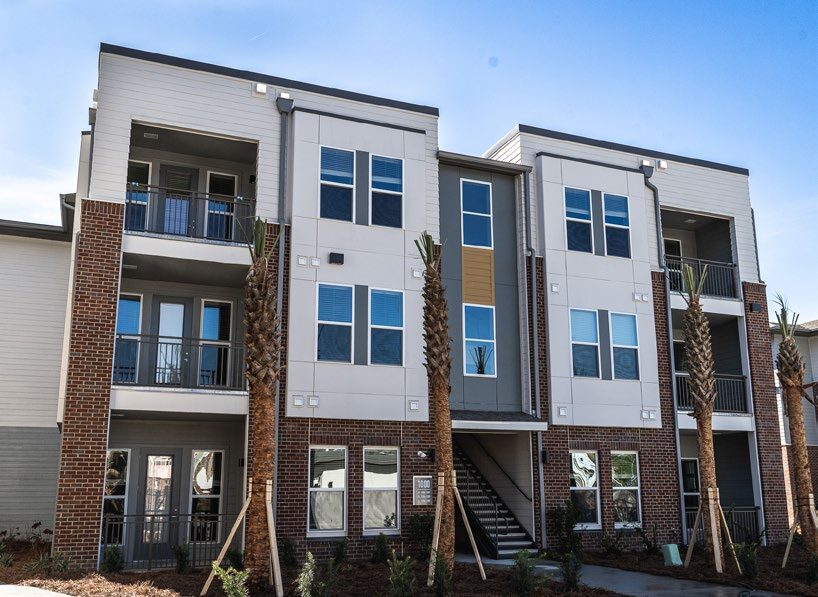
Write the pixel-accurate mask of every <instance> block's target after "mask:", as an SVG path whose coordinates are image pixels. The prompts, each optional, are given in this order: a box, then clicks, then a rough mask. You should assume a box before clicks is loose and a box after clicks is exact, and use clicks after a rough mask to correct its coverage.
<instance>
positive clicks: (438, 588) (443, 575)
mask: <svg viewBox="0 0 818 597" xmlns="http://www.w3.org/2000/svg"><path fill="white" fill-rule="evenodd" d="M432 590H433V591H434V592H435V595H437V597H445V596H446V595H448V594H449V593H451V592H452V573H451V572H449V569H448V568H447V567H446V561H445V560H444V559H443V556H441V555H440V554H438V556H437V558H436V560H435V577H434V579H432Z"/></svg>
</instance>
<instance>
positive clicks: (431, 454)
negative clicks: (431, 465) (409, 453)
mask: <svg viewBox="0 0 818 597" xmlns="http://www.w3.org/2000/svg"><path fill="white" fill-rule="evenodd" d="M418 458H423V459H427V458H428V459H429V460H431V461H432V462H434V461H435V449H434V448H429V449H428V450H418Z"/></svg>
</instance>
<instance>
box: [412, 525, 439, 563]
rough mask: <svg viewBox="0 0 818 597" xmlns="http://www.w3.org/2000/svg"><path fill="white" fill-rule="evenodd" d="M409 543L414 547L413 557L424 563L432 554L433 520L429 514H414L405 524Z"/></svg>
mask: <svg viewBox="0 0 818 597" xmlns="http://www.w3.org/2000/svg"><path fill="white" fill-rule="evenodd" d="M407 527H408V529H407V530H408V533H409V541H410V542H411V543H412V545H414V547H415V557H417V559H419V560H422V561H426V560H428V559H429V554H430V553H431V552H432V535H434V529H435V518H434V516H432V515H431V514H415V515H413V516H410V517H409V520H408V522H407Z"/></svg>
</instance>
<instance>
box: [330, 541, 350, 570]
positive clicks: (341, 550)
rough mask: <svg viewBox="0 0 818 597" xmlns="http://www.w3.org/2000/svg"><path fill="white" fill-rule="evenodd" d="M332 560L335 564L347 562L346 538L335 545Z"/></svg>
mask: <svg viewBox="0 0 818 597" xmlns="http://www.w3.org/2000/svg"><path fill="white" fill-rule="evenodd" d="M332 559H333V560H335V563H336V564H342V563H343V562H346V560H347V540H346V537H344V538H343V539H341V540H340V541H338V542H336V543H335V549H334V550H333V552H332Z"/></svg>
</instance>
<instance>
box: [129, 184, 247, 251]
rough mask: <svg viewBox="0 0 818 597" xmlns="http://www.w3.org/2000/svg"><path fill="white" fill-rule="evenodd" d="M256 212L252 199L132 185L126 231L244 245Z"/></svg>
mask: <svg viewBox="0 0 818 597" xmlns="http://www.w3.org/2000/svg"><path fill="white" fill-rule="evenodd" d="M255 211H256V208H255V201H254V200H252V199H245V198H243V197H237V196H229V195H220V194H215V193H199V192H193V191H184V190H176V189H169V188H163V187H155V186H150V185H143V184H138V183H129V184H128V186H127V189H126V193H125V230H126V231H128V232H148V233H153V234H161V235H166V236H176V237H187V238H199V239H205V240H209V241H216V242H225V243H241V244H244V243H246V242H247V240H248V238H249V236H248V234H252V222H253V217H254V215H255Z"/></svg>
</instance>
